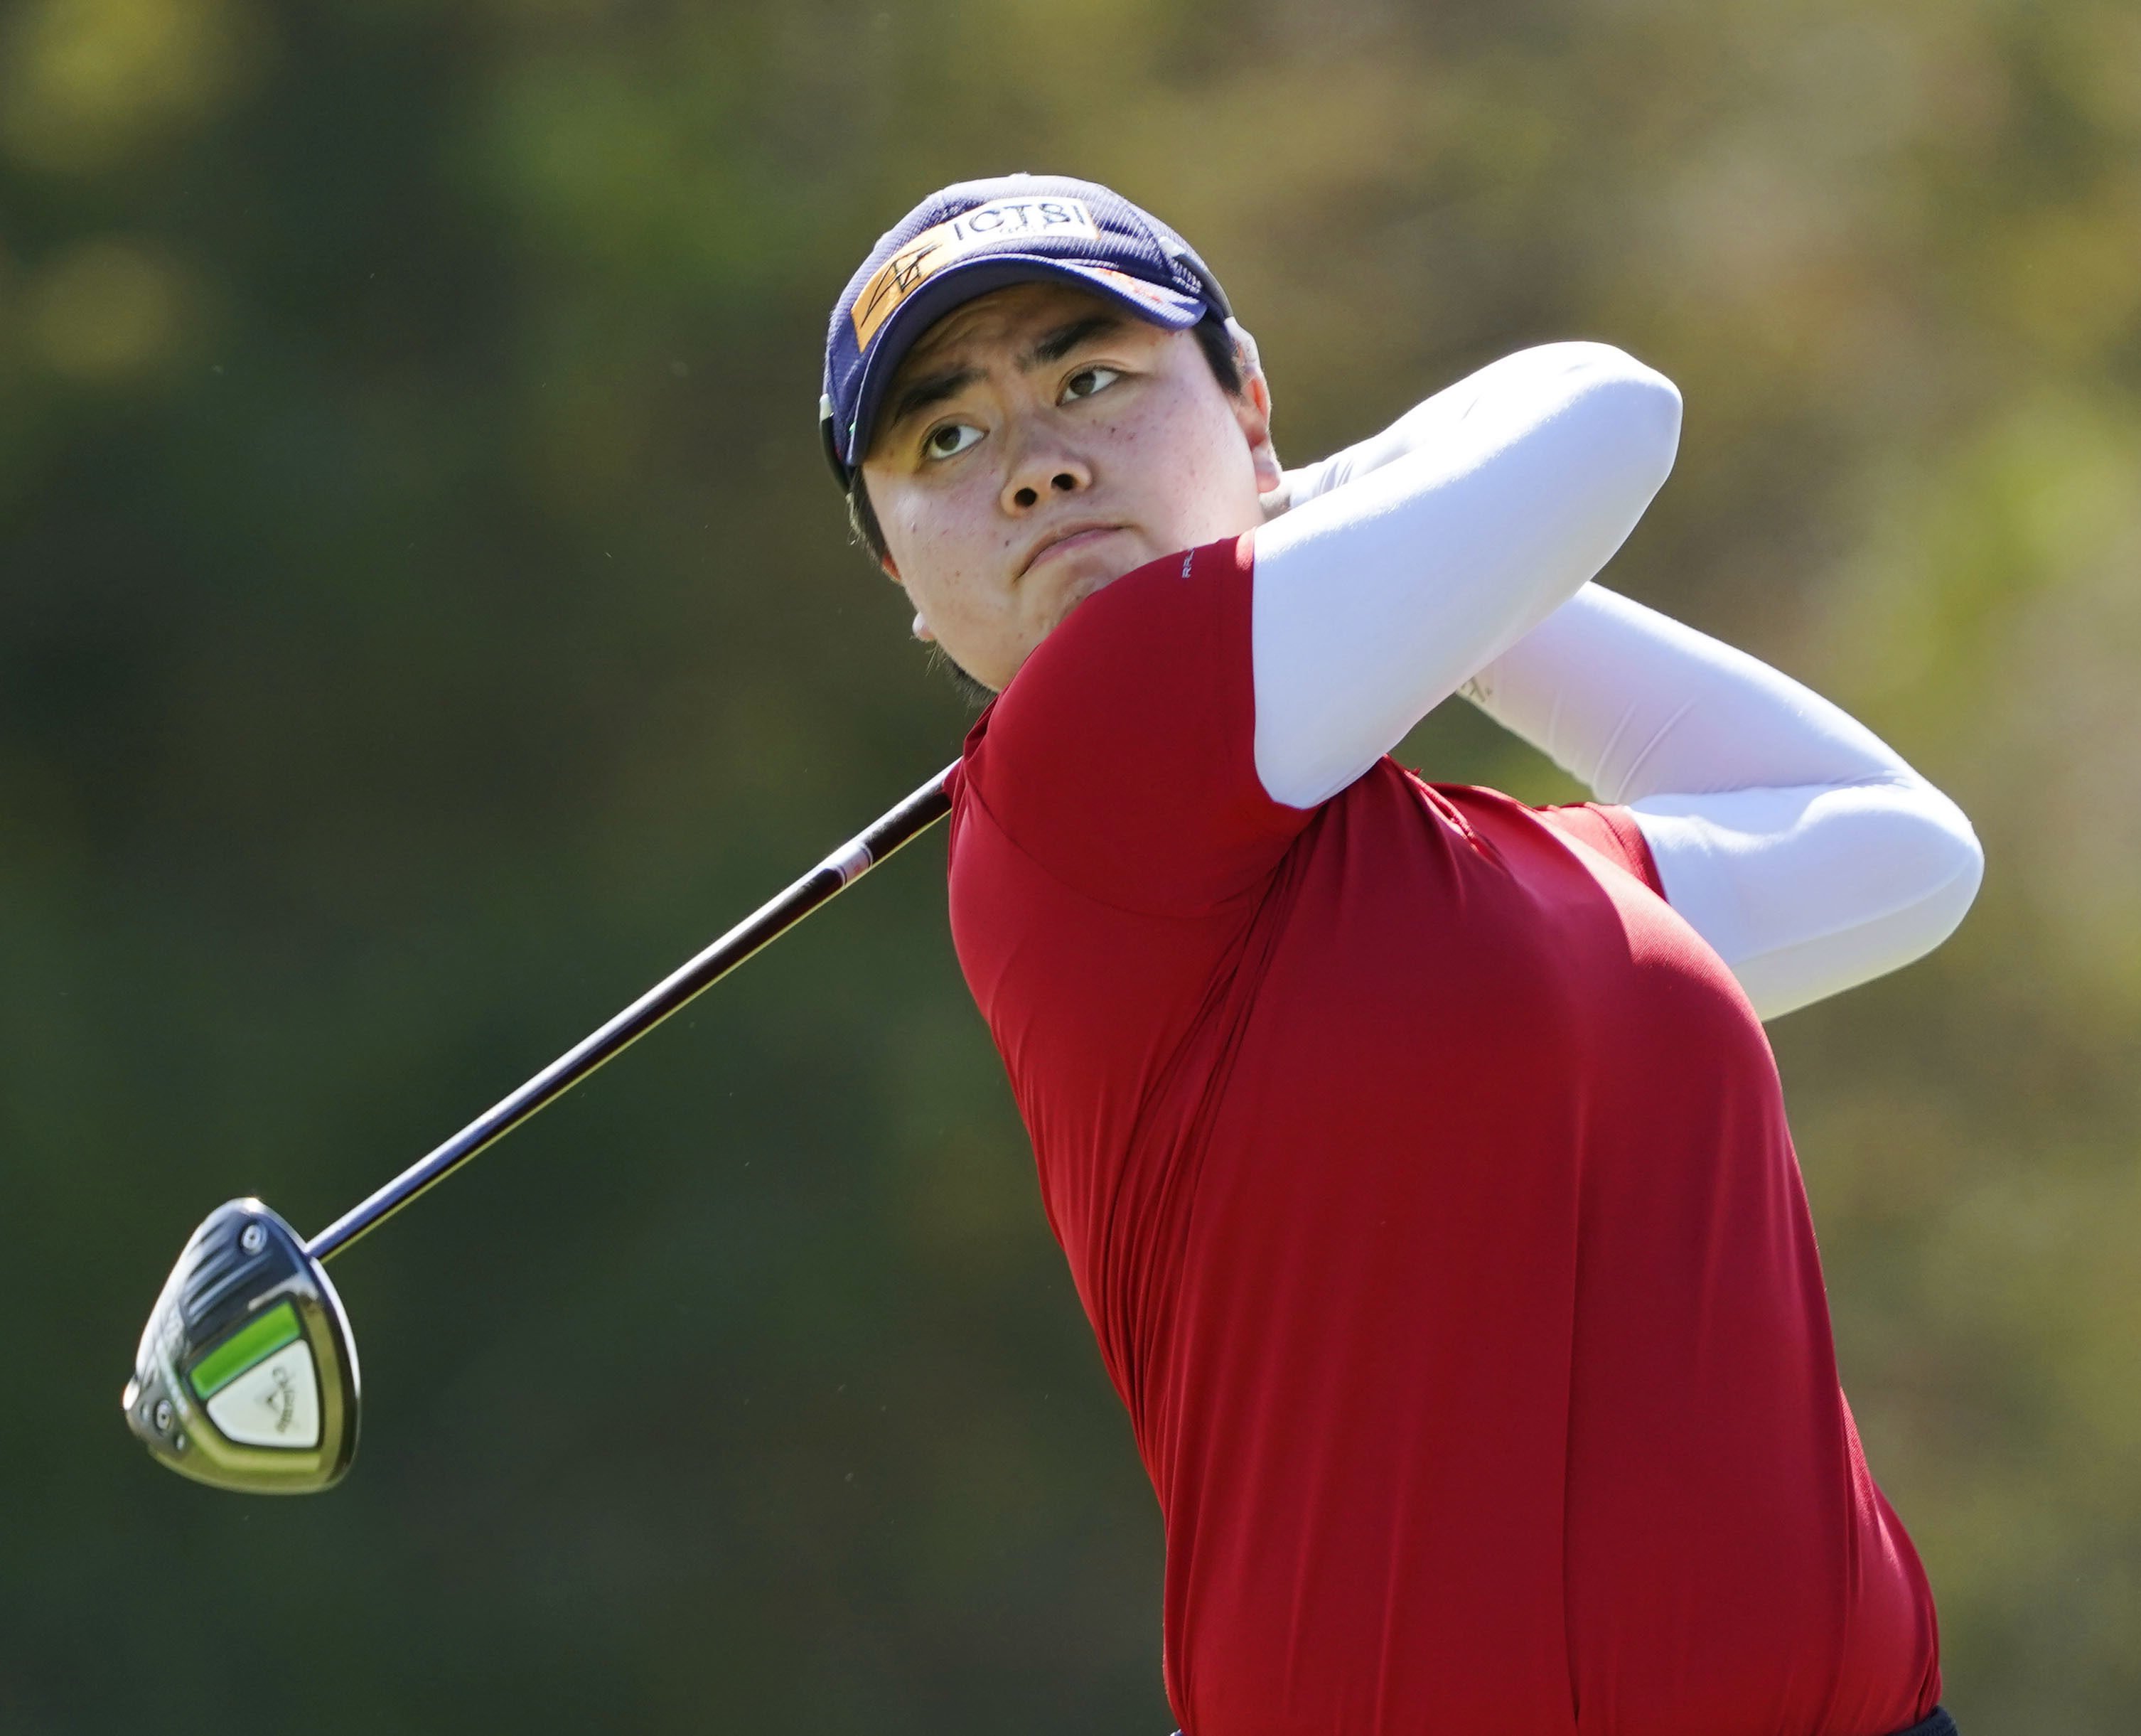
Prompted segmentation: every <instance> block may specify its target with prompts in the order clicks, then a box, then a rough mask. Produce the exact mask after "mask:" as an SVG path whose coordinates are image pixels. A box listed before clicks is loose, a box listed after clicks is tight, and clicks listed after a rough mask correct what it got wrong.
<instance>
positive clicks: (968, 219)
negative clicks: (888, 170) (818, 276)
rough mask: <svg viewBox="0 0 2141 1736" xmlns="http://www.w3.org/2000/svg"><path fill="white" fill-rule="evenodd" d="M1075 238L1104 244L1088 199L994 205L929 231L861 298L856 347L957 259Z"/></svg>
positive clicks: (857, 307)
mask: <svg viewBox="0 0 2141 1736" xmlns="http://www.w3.org/2000/svg"><path fill="white" fill-rule="evenodd" d="M1043 236H1046V237H1051V238H1052V237H1056V236H1075V237H1077V238H1078V239H1080V240H1084V241H1098V240H1099V239H1100V225H1099V224H1096V223H1095V222H1094V221H1093V214H1092V212H1091V211H1090V210H1088V209H1086V207H1085V202H1084V201H1083V200H1082V199H991V200H990V201H989V202H988V203H987V204H985V205H976V206H975V207H974V209H972V210H971V211H964V212H962V213H961V214H959V215H958V216H957V217H954V218H952V219H950V220H949V221H948V222H945V223H940V224H938V225H937V226H936V227H935V228H934V229H924V230H923V232H922V233H921V234H919V235H917V236H916V237H915V238H914V239H913V240H912V241H910V242H908V243H907V245H906V246H904V247H903V248H900V250H899V251H898V253H894V254H893V256H892V257H891V258H889V259H888V260H886V261H885V262H884V263H883V265H881V266H879V268H878V269H877V270H876V272H875V273H873V274H872V276H871V278H870V280H869V282H868V283H865V284H864V285H863V287H862V291H861V293H859V295H857V296H856V297H855V304H854V308H853V310H852V315H851V317H853V318H854V322H855V343H856V345H857V347H859V348H862V349H868V348H869V341H870V339H871V338H873V337H875V336H876V335H877V329H878V327H879V326H881V325H883V323H884V322H885V321H886V320H887V319H888V318H889V317H891V315H892V312H893V309H894V308H895V307H898V305H899V304H900V303H901V302H903V301H905V300H906V299H907V298H908V297H909V296H910V295H912V294H913V293H914V292H915V291H916V290H917V289H918V288H920V287H921V286H922V284H923V283H925V282H927V281H928V278H930V277H931V276H932V275H933V273H937V272H938V271H941V270H942V269H943V268H944V267H945V266H947V265H949V264H950V263H952V261H953V260H954V259H962V258H965V257H966V256H967V254H968V253H976V252H978V251H979V250H980V249H982V248H985V247H992V246H996V245H997V244H999V243H1003V242H1006V241H1012V240H1017V239H1026V238H1039V237H1043Z"/></svg>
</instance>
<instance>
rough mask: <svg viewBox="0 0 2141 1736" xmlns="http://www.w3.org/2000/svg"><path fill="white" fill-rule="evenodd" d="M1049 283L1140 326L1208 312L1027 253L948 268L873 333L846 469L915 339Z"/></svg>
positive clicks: (1155, 288) (1168, 292)
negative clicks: (987, 300)
mask: <svg viewBox="0 0 2141 1736" xmlns="http://www.w3.org/2000/svg"><path fill="white" fill-rule="evenodd" d="M1048 278H1054V279H1056V280H1057V281H1058V282H1061V283H1071V284H1073V285H1075V287H1077V288H1080V289H1089V290H1091V291H1092V292H1093V293H1095V294H1096V295H1098V296H1100V297H1101V298H1103V299H1104V300H1106V301H1110V302H1115V304H1116V305H1117V306H1118V307H1123V308H1125V309H1127V310H1128V311H1129V312H1132V313H1134V314H1135V315H1137V317H1139V318H1140V319H1143V320H1149V321H1150V322H1152V323H1153V324H1154V325H1156V326H1164V327H1166V328H1167V329H1168V330H1169V331H1171V332H1183V331H1187V330H1188V329H1189V327H1192V326H1194V325H1195V324H1196V323H1197V322H1198V320H1200V319H1202V318H1203V317H1204V316H1205V315H1206V314H1207V313H1208V312H1211V311H1212V310H1211V309H1209V308H1208V307H1206V306H1205V304H1204V303H1203V301H1202V300H1200V299H1199V298H1198V297H1196V296H1194V295H1187V294H1184V293H1183V292H1182V291H1180V290H1179V289H1169V288H1164V287H1163V286H1162V285H1160V284H1158V283H1147V282H1145V280H1144V278H1134V277H1132V276H1130V273H1127V272H1123V271H1118V270H1117V269H1116V268H1115V267H1113V266H1111V265H1100V264H1097V263H1090V262H1088V261H1085V260H1080V259H1046V258H1041V257H1039V256H1038V255H1036V254H1032V253H1011V254H1004V253H997V254H991V255H985V256H984V257H982V258H977V259H965V260H962V261H960V262H959V263H957V264H955V265H949V266H947V267H946V268H944V269H943V270H942V271H940V272H938V273H937V274H936V275H935V276H933V277H932V278H930V279H929V280H928V282H927V283H924V284H923V285H922V287H921V288H918V289H917V290H915V291H914V292H913V293H912V294H910V295H909V296H908V298H907V299H906V300H905V301H903V302H901V303H900V304H899V306H898V307H896V308H894V309H893V312H891V313H890V314H888V316H887V317H886V318H885V322H884V324H883V326H882V327H880V328H879V330H878V332H876V333H875V341H874V342H873V343H872V344H871V345H870V349H869V355H868V356H867V357H864V361H863V378H862V386H861V389H860V391H858V392H857V394H856V396H855V419H854V423H853V424H852V425H850V426H849V428H848V429H847V430H845V431H844V433H843V435H842V436H841V438H840V442H839V445H840V452H841V455H842V457H843V458H844V461H845V462H846V464H847V465H849V468H851V469H852V468H853V467H854V466H855V465H859V464H860V463H861V462H862V456H863V454H864V451H866V450H868V448H869V437H870V433H871V430H873V429H874V427H875V426H876V425H877V413H878V408H879V404H880V403H881V402H882V401H883V397H884V394H885V391H886V389H887V388H888V387H889V386H891V384H892V381H893V376H894V375H896V374H897V373H898V371H899V364H900V363H901V362H902V361H904V360H906V357H907V352H908V351H909V350H911V349H912V348H913V347H914V345H915V343H916V342H917V340H918V339H919V338H920V337H921V336H922V334H923V332H927V331H928V329H929V328H930V327H932V326H933V325H935V324H936V323H937V322H938V320H940V319H942V318H943V317H944V316H945V315H946V314H947V313H949V312H951V311H952V309H953V308H954V307H957V306H959V305H960V303H962V302H971V301H972V300H973V299H974V298H976V297H977V296H982V295H987V293H989V292H990V291H991V290H992V289H1002V288H1006V287H1007V286H1008V285H1010V284H1012V283H1032V282H1034V281H1035V280H1036V279H1042V280H1046V279H1048Z"/></svg>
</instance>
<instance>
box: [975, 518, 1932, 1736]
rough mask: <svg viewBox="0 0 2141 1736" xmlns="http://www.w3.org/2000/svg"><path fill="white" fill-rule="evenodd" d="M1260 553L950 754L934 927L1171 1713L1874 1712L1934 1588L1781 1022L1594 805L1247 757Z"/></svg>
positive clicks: (1617, 813) (1830, 1726)
mask: <svg viewBox="0 0 2141 1736" xmlns="http://www.w3.org/2000/svg"><path fill="white" fill-rule="evenodd" d="M1249 548H1250V544H1249V542H1248V539H1243V540H1242V542H1241V543H1239V544H1236V543H1218V544H1214V545H1213V546H1211V547H1209V548H1203V549H1199V550H1198V551H1197V552H1196V553H1195V554H1194V556H1183V555H1177V556H1174V557H1171V558H1169V559H1168V560H1165V561H1161V562H1156V563H1154V564H1152V565H1150V566H1148V567H1145V568H1141V569H1139V571H1138V572H1136V573H1132V574H1130V575H1129V576H1128V577H1126V578H1122V579H1120V580H1119V581H1118V582H1116V583H1115V584H1114V585H1112V586H1110V587H1109V588H1107V589H1105V590H1104V591H1102V592H1100V593H1098V594H1097V595H1095V596H1094V597H1093V598H1090V599H1089V600H1088V601H1086V602H1085V603H1083V604H1082V605H1081V606H1080V607H1079V608H1078V609H1077V610H1076V612H1075V613H1074V614H1073V615H1072V616H1071V617H1070V618H1069V619H1068V620H1067V621H1066V622H1065V623H1064V624H1063V625H1062V626H1061V627H1060V628H1058V629H1057V630H1056V632H1055V633H1054V634H1053V635H1051V637H1050V638H1049V639H1048V640H1047V641H1046V643H1044V644H1043V645H1042V646H1041V647H1040V648H1039V649H1038V650H1037V651H1036V652H1034V654H1033V656H1032V657H1031V658H1030V659H1029V660H1028V661H1027V662H1026V666H1024V667H1023V668H1022V669H1021V671H1019V674H1018V676H1017V677H1016V680H1014V681H1012V682H1011V685H1010V686H1009V687H1008V688H1007V690H1006V691H1005V692H1004V693H1003V695H1002V696H1001V697H1000V698H999V699H998V700H997V701H996V702H995V704H994V705H992V706H991V707H990V708H989V710H988V711H987V712H985V713H984V714H983V715H982V718H981V720H979V721H978V722H977V724H976V725H975V726H974V729H973V731H972V735H970V736H969V737H968V738H967V749H966V754H965V756H964V760H963V761H962V768H961V771H960V774H959V775H957V777H955V779H954V780H953V784H952V795H953V807H952V847H951V849H952V853H951V901H952V932H953V936H954V938H955V939H956V941H957V947H958V952H959V959H960V962H961V965H962V967H963V969H964V971H965V973H966V976H967V982H968V984H969V986H971V987H972V991H973V994H974V997H975V999H976V1001H977V1002H978V1003H979V1004H980V1006H981V1009H982V1013H983V1015H984V1016H986V1017H987V1020H988V1024H989V1028H990V1030H991V1031H992V1034H993V1035H994V1036H995V1039H996V1042H997V1047H998V1049H999V1050H1001V1051H1002V1055H1003V1058H1004V1062H1005V1065H1006V1067H1007V1069H1008V1070H1009V1073H1010V1075H1011V1086H1012V1089H1013V1091H1014V1092H1015V1094H1016V1097H1017V1099H1018V1104H1019V1108H1020V1110H1021V1113H1022V1114H1023V1116H1024V1118H1025V1121H1026V1127H1027V1129H1028V1130H1029V1131H1030V1133H1031V1135H1032V1139H1033V1144H1034V1150H1035V1153H1036V1159H1037V1162H1038V1166H1039V1173H1040V1179H1041V1198H1042V1202H1043V1204H1044V1206H1045V1207H1046V1211H1047V1214H1048V1220H1049V1222H1050V1224H1051V1227H1053V1228H1054V1230H1055V1232H1056V1237H1057V1238H1058V1240H1059V1241H1060V1242H1061V1243H1062V1246H1063V1250H1064V1252H1065V1253H1066V1255H1067V1256H1068V1257H1069V1260H1070V1263H1071V1272H1072V1274H1073V1276H1074V1277H1075V1281H1076V1283H1077V1286H1078V1292H1079V1295H1080V1297H1081V1298H1082V1299H1083V1301H1084V1303H1085V1310H1086V1312H1087V1314H1088V1315H1089V1316H1090V1317H1091V1320H1092V1323H1093V1330H1094V1331H1095V1334H1096V1335H1098V1337H1099V1340H1100V1351H1101V1355H1102V1356H1103V1357H1104V1358H1105V1361H1106V1364H1107V1368H1108V1372H1109V1374H1110V1376H1111V1377H1112V1378H1113V1379H1114V1381H1115V1388H1116V1390H1117V1391H1118V1392H1120V1394H1121V1395H1122V1399H1123V1402H1124V1404H1125V1405H1126V1406H1127V1407H1128V1408H1129V1410H1130V1419H1131V1422H1132V1424H1133V1425H1134V1429H1135V1430H1136V1435H1137V1442H1138V1447H1139V1451H1140V1453H1142V1455H1143V1457H1144V1463H1145V1467H1146V1468H1147V1470H1148V1471H1149V1473H1150V1475H1151V1478H1152V1482H1153V1487H1154V1490H1155V1491H1156V1492H1157V1493H1158V1495H1159V1505H1160V1509H1161V1512H1162V1514H1163V1515H1164V1520H1165V1524H1166V1532H1167V1583H1166V1597H1165V1620H1164V1625H1165V1645H1166V1650H1165V1655H1166V1670H1167V1684H1168V1691H1169V1698H1170V1699H1171V1701H1172V1703H1173V1704H1174V1710H1175V1713H1176V1715H1177V1716H1178V1717H1179V1719H1180V1720H1181V1722H1182V1724H1183V1726H1184V1731H1185V1732H1186V1736H1370V1733H1375V1736H1383V1733H1389V1736H1399V1733H1403V1736H1443V1733H1447V1736H1568V1733H1573V1732H1578V1731H1581V1732H1583V1733H1586V1736H1591V1733H1597V1736H1614V1733H1626V1736H1681V1733H1686V1736H1735V1733H1741V1732H1745V1733H1747V1736H1756V1733H1760V1736H1779V1733H1794V1736H1797V1733H1805V1736H1817V1733H1818V1736H1882V1733H1886V1732H1890V1731H1894V1730H1899V1729H1902V1728H1904V1727H1905V1726H1907V1725H1908V1724H1912V1723H1914V1722H1916V1721H1917V1719H1920V1718H1922V1716H1924V1715H1925V1714H1927V1712H1929V1711H1930V1710H1931V1709H1932V1706H1933V1704H1934V1702H1935V1700H1936V1699H1937V1697H1938V1692H1939V1672H1938V1668H1937V1646H1936V1640H1935V1633H1934V1624H1933V1611H1932V1599H1931V1596H1930V1594H1929V1592H1928V1591H1927V1586H1926V1581H1925V1577H1924V1575H1923V1573H1922V1571H1921V1569H1920V1567H1919V1565H1918V1561H1917V1556H1916V1555H1915V1553H1914V1552H1912V1547H1911V1545H1910V1542H1909V1540H1908V1539H1907V1537H1905V1535H1904V1533H1903V1530H1902V1527H1901V1525H1900V1524H1898V1523H1897V1520H1896V1518H1895V1516H1894V1515H1893V1513H1892V1512H1890V1510H1889V1508H1888V1504H1887V1502H1885V1501H1884V1500H1883V1498H1882V1496H1881V1493H1880V1492H1879V1491H1878V1489H1877V1488H1875V1487H1874V1485H1873V1480H1872V1479H1871V1478H1870V1477H1869V1476H1868V1473H1867V1471H1866V1467H1865V1463H1864V1461H1863V1458H1862V1457H1861V1454H1860V1452H1859V1447H1858V1438H1857V1435H1856V1433H1855V1431H1854V1430H1853V1425H1852V1420H1851V1414H1850V1412H1849V1410H1848V1409H1847V1408H1846V1406H1845V1404H1844V1400H1843V1394H1842V1392H1841V1391H1840V1390H1839V1389H1838V1384H1837V1375H1836V1364H1835V1357H1834V1352H1833V1347H1832V1345H1831V1340H1830V1334H1829V1325H1828V1312H1827V1308H1826V1306H1825V1304H1824V1298H1823V1293H1822V1281H1821V1268H1820V1263H1819V1259H1818V1257H1817V1256H1816V1253H1815V1249H1814V1231H1813V1228H1812V1226H1811V1224H1810V1222H1809V1218H1808V1215H1807V1207H1806V1202H1805V1197H1804V1193H1803V1192H1802V1189H1801V1187H1800V1181H1799V1168H1798V1163H1797V1160H1796V1158H1794V1155H1793V1152H1792V1146H1791V1141H1790V1138H1789V1134H1788V1133H1787V1131H1786V1129H1785V1125H1784V1101H1783V1097H1782V1094H1781V1090H1780V1088H1779V1082H1778V1078H1777V1073H1776V1068H1775V1065H1774V1061H1773V1060H1772V1059H1771V1056H1770V1053H1769V1044H1768V1041H1767V1040H1766V1039H1765V1038H1764V1035H1763V1031H1762V1027H1761V1025H1760V1021H1759V1020H1757V1019H1756V1017H1755V1012H1754V1010H1753V1009H1752V1008H1751V1007H1750V1006H1749V1005H1748V1003H1747V1001H1746V999H1745V996H1743V995H1742V994H1741V993H1740V989H1739V986H1738V985H1737V984H1736V983H1735V981H1734V980H1733V978H1732V976H1731V975H1730V972H1729V971H1727V970H1726V968H1725V966H1724V964H1723V963H1722V962H1721V961H1720V960H1719V959H1718V957H1716V955H1715V953H1713V952H1711V951H1710V948H1709V947H1706V946H1705V944H1704V943H1703V942H1702V941H1701V940H1700V937H1697V936H1696V933H1695V932H1694V931H1693V930H1692V929H1691V928H1690V927H1688V926H1687V925H1686V923H1685V922H1682V921H1681V919H1680V917H1678V916H1677V915H1676V914H1675V913H1674V912H1673V911H1672V910H1671V908H1670V907H1668V906H1667V905H1666V902H1665V901H1664V899H1663V898H1661V896H1660V895H1659V893H1658V890H1657V888H1656V879H1655V873H1654V871H1653V870H1652V869H1651V866H1650V863H1649V860H1648V857H1647V854H1646V851H1645V849H1644V847H1643V843H1642V840H1641V834H1639V833H1638V832H1637V829H1636V828H1635V826H1634V824H1633V823H1632V821H1631V820H1630V819H1628V817H1627V814H1626V813H1625V812H1624V811H1623V810H1619V809H1611V808H1599V807H1592V806H1582V807H1575V808H1566V809H1533V808H1528V807H1526V806H1525V805H1523V804H1521V803H1519V802H1516V801H1513V800H1512V799H1510V798H1509V797H1507V796H1504V795H1500V794H1496V793H1495V792H1494V791H1492V790H1487V789H1467V788H1460V787H1436V786H1432V785H1429V784H1423V783H1421V782H1420V780H1419V779H1417V778H1415V777H1414V776H1412V775H1410V774H1408V773H1406V772H1405V771H1402V770H1400V769H1399V768H1398V767H1397V766H1396V765H1395V764H1393V763H1392V762H1391V761H1390V760H1388V759H1385V760H1381V762H1380V763H1378V764H1377V765H1375V766H1374V767H1373V768H1371V770H1369V771H1368V772H1367V773H1366V774H1365V775H1363V776H1362V777H1361V778H1360V779H1358V780H1357V781H1356V782H1355V783H1354V784H1351V786H1349V787H1348V788H1347V789H1345V790H1344V791H1342V792H1341V794H1338V795H1336V796H1334V797H1333V798H1331V799H1330V800H1329V801H1327V802H1325V803H1324V804H1322V805H1321V806H1320V807H1317V808H1314V809H1296V808H1289V807H1286V806H1283V805H1282V804H1278V803H1276V802H1274V801H1272V799H1270V798H1269V797H1268V796H1267V794H1265V793H1264V790H1263V789H1262V784H1260V783H1259V781H1258V777H1257V772H1256V766H1255V754H1254V733H1255V706H1254V695H1253V687H1252V675H1251V666H1250V641H1249V598H1250V587H1251V583H1252V575H1251V573H1250V555H1249Z"/></svg>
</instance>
